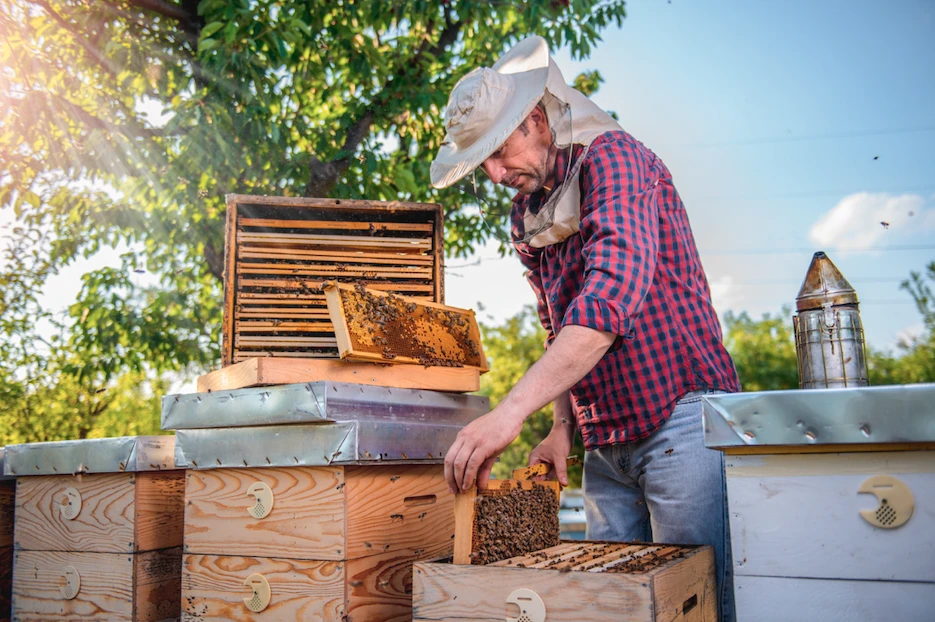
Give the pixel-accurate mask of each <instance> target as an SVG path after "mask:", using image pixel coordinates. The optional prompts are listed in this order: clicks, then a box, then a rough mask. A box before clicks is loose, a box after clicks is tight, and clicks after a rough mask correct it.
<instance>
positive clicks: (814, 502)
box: [704, 384, 935, 622]
mask: <svg viewBox="0 0 935 622" xmlns="http://www.w3.org/2000/svg"><path fill="white" fill-rule="evenodd" d="M704 411H705V443H706V444H707V445H708V446H709V447H716V448H719V449H721V450H723V451H724V452H725V454H727V455H726V456H725V458H726V459H725V463H726V471H727V492H728V502H729V505H730V529H731V548H732V551H733V565H734V567H733V570H734V590H735V594H736V601H737V618H738V619H739V620H765V621H772V620H775V621H777V622H778V621H785V620H801V621H810V620H814V621H816V622H817V621H819V620H855V621H856V620H860V621H861V622H866V621H880V622H888V621H889V620H930V619H932V617H933V614H932V612H933V611H935V563H933V562H932V559H933V558H935V538H932V531H933V528H935V425H933V422H935V385H931V384H927V385H907V386H888V387H872V388H871V387H865V388H856V389H825V390H811V391H771V392H761V393H738V394H734V395H719V396H708V397H705V403H704Z"/></svg>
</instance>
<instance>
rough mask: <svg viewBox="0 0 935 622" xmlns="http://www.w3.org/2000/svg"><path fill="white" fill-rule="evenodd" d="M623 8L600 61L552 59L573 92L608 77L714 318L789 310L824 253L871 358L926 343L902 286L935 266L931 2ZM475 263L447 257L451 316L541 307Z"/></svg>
mask: <svg viewBox="0 0 935 622" xmlns="http://www.w3.org/2000/svg"><path fill="white" fill-rule="evenodd" d="M627 7H628V8H627V12H628V17H627V19H626V20H625V21H624V24H623V27H622V28H620V29H617V28H616V27H614V28H612V29H609V30H607V31H605V33H604V37H603V38H604V41H603V42H602V43H601V44H599V45H598V46H597V47H596V49H595V50H594V51H593V53H592V55H591V57H590V58H589V59H586V60H585V61H583V62H573V61H572V60H571V59H570V57H569V54H568V52H567V50H558V51H556V52H555V53H554V56H555V59H556V62H557V63H558V65H559V66H560V67H561V68H562V71H563V73H564V74H565V78H566V80H567V81H568V82H571V80H572V79H573V78H574V76H575V75H577V74H578V73H579V72H580V71H583V70H586V69H598V70H599V71H600V72H601V74H602V75H603V77H604V80H605V83H604V84H603V85H602V87H601V89H600V91H599V92H598V93H597V94H596V95H595V96H594V99H595V100H596V101H597V102H598V103H599V104H600V105H601V106H603V107H604V108H606V109H609V110H614V111H616V112H617V114H618V115H619V117H620V122H621V124H622V125H623V127H624V129H626V130H627V131H628V132H630V133H631V134H633V135H634V136H635V137H637V138H638V139H639V140H641V141H643V142H644V143H645V144H646V145H647V146H648V147H650V148H651V149H652V150H654V151H655V152H656V153H657V154H658V155H659V156H660V157H661V158H662V159H663V161H664V162H665V163H666V164H667V165H668V167H669V169H670V170H671V171H672V173H673V176H674V179H675V185H676V187H677V188H678V189H679V192H680V193H681V195H682V198H683V200H684V201H685V204H686V207H687V209H688V211H689V215H690V218H691V222H692V226H693V229H694V232H695V237H696V240H697V243H698V247H699V249H700V251H701V255H702V259H703V261H704V265H705V268H706V270H707V273H708V278H709V281H710V283H711V286H712V291H713V295H714V299H715V305H716V307H717V308H718V311H719V312H721V313H723V312H724V311H726V310H728V309H731V310H734V311H742V310H746V311H748V312H750V313H751V314H752V315H753V316H754V317H759V316H760V315H761V314H762V313H764V312H778V311H780V309H781V308H782V306H783V305H784V304H785V305H792V304H793V303H794V299H795V296H796V294H797V292H798V288H799V286H800V284H801V282H802V278H803V277H804V275H805V271H806V269H807V267H808V264H809V261H810V258H811V255H812V253H813V252H814V251H817V250H824V251H826V252H828V253H829V255H830V256H831V258H832V260H833V261H834V262H835V263H836V264H837V266H838V267H839V268H840V269H841V271H842V272H843V273H844V275H845V276H846V277H847V278H848V279H849V280H850V282H851V283H852V284H853V285H854V287H855V288H856V289H857V292H858V295H859V297H860V299H861V301H862V302H861V314H862V317H863V322H864V327H865V329H866V332H867V336H868V340H869V342H870V344H871V345H872V346H874V347H877V348H890V347H892V346H893V345H894V344H895V343H896V341H897V339H898V338H899V337H900V336H901V335H904V334H906V333H907V331H908V332H913V331H918V330H920V329H921V316H920V315H919V313H918V311H917V310H916V309H915V307H914V305H913V304H912V300H911V298H910V296H909V295H908V294H907V293H906V292H904V291H902V290H900V289H899V282H900V281H901V280H903V279H905V278H907V277H908V276H909V273H910V271H913V270H915V271H921V270H922V269H923V268H924V266H925V265H926V264H927V263H928V262H930V261H932V260H933V259H935V2H933V1H922V0H919V1H913V0H894V1H892V2H866V1H845V0H823V1H820V2H807V1H804V0H800V1H784V2H767V1H746V2H741V1H738V0H734V1H726V0H725V1H694V2H689V1H686V0H672V2H671V3H669V2H667V1H666V0H632V1H631V2H628V3H627ZM881 222H887V223H889V226H888V228H887V227H885V226H884V225H882V224H881ZM886 247H889V248H894V247H895V248H897V249H899V250H868V249H881V248H886ZM480 258H481V261H480V262H479V263H478V262H477V261H476V260H468V261H459V260H450V261H449V266H450V269H449V271H448V279H447V282H446V286H447V290H448V303H449V304H455V305H460V306H469V307H476V306H477V303H478V301H480V302H482V303H483V304H484V306H485V309H486V313H482V314H481V317H482V318H483V317H489V318H492V319H494V320H497V321H499V320H502V319H503V318H504V317H506V316H508V315H510V314H512V313H515V312H516V311H518V310H519V308H520V307H521V306H522V305H523V304H529V303H532V302H533V297H532V294H531V292H530V291H529V289H528V286H526V284H525V281H524V279H522V271H521V268H520V266H519V262H518V260H517V259H515V258H514V257H507V258H505V259H498V258H497V257H496V253H495V251H494V249H493V248H492V247H491V248H487V249H483V250H482V251H481V253H480Z"/></svg>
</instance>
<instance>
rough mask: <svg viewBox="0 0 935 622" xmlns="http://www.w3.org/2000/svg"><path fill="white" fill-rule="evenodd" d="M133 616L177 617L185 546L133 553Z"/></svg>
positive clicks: (150, 621)
mask: <svg viewBox="0 0 935 622" xmlns="http://www.w3.org/2000/svg"><path fill="white" fill-rule="evenodd" d="M133 587H134V598H133V619H134V620H135V622H158V621H160V620H175V619H177V618H178V617H179V611H181V606H182V604H181V598H182V547H180V546H177V547H175V548H171V549H162V550H159V551H147V552H145V553H137V554H136V555H134V556H133Z"/></svg>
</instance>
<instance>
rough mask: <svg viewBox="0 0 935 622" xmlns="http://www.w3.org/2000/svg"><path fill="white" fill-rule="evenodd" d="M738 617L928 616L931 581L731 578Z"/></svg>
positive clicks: (933, 592)
mask: <svg viewBox="0 0 935 622" xmlns="http://www.w3.org/2000/svg"><path fill="white" fill-rule="evenodd" d="M734 593H735V594H736V601H737V619H738V620H756V621H757V622H789V621H790V620H795V621H796V622H828V620H834V621H835V622H893V621H894V620H931V619H932V611H935V585H933V584H932V583H905V582H901V581H841V580H832V579H823V580H818V579H796V578H780V577H734Z"/></svg>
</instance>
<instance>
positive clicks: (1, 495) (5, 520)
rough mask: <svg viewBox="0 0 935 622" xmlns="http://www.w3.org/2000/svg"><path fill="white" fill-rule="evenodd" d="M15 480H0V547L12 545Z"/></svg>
mask: <svg viewBox="0 0 935 622" xmlns="http://www.w3.org/2000/svg"><path fill="white" fill-rule="evenodd" d="M15 498H16V480H14V479H10V480H3V481H0V547H4V546H13V515H14V510H15V501H14V500H15Z"/></svg>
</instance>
